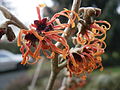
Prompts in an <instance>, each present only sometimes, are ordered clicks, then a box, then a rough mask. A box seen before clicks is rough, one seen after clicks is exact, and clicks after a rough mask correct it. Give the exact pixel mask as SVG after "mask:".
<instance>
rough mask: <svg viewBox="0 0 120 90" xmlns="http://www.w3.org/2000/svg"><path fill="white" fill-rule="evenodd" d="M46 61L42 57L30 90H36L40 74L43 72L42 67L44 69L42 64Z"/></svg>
mask: <svg viewBox="0 0 120 90" xmlns="http://www.w3.org/2000/svg"><path fill="white" fill-rule="evenodd" d="M44 60H45V58H44V57H42V59H41V60H40V61H39V62H38V64H37V67H36V70H35V73H34V76H33V79H32V82H31V85H30V86H29V87H28V90H34V89H35V84H36V82H37V79H38V76H39V73H40V71H41V67H42V64H43V61H44Z"/></svg>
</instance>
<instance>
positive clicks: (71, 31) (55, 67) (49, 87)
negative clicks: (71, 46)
mask: <svg viewBox="0 0 120 90" xmlns="http://www.w3.org/2000/svg"><path fill="white" fill-rule="evenodd" d="M80 3H81V0H74V1H73V5H72V9H71V10H72V11H75V12H76V13H78V10H79V7H80ZM71 17H73V14H71ZM69 22H70V21H68V23H69ZM76 23H77V21H76ZM75 29H76V27H75V28H70V27H69V28H66V29H65V30H64V31H65V32H66V34H67V36H65V35H64V34H62V36H63V37H65V39H66V40H68V38H69V37H70V36H71V35H73V34H74V33H75ZM56 46H57V47H60V48H62V44H61V43H56ZM51 64H52V65H51V75H50V78H49V82H48V85H47V88H46V90H52V88H53V85H54V82H55V80H56V77H57V75H58V73H59V72H60V70H61V69H62V68H63V66H61V67H62V68H60V67H58V54H55V58H54V59H52V63H51Z"/></svg>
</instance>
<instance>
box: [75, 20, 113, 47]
mask: <svg viewBox="0 0 120 90" xmlns="http://www.w3.org/2000/svg"><path fill="white" fill-rule="evenodd" d="M110 27H111V26H110V24H109V23H108V22H107V21H102V20H101V21H94V22H93V23H92V24H90V25H88V26H87V27H83V28H82V30H81V31H80V32H78V33H77V37H76V40H77V42H78V43H79V44H81V45H85V44H90V42H91V41H93V40H95V39H96V38H100V40H102V41H104V40H105V38H106V31H107V30H109V29H110ZM78 28H79V27H78Z"/></svg>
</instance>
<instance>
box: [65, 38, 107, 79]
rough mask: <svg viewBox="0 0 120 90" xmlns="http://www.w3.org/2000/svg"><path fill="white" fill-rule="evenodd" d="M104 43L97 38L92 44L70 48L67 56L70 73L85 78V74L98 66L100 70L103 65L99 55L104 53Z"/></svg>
mask: <svg viewBox="0 0 120 90" xmlns="http://www.w3.org/2000/svg"><path fill="white" fill-rule="evenodd" d="M104 44H105V43H103V42H101V41H100V40H99V39H97V40H95V41H93V43H92V44H89V45H85V46H83V47H81V48H73V49H71V50H70V52H69V55H68V57H67V68H68V71H69V72H70V74H71V75H77V76H80V77H81V78H82V79H86V74H88V73H90V72H92V71H93V70H95V69H97V68H100V70H101V71H102V70H103V66H102V58H101V56H100V55H102V54H103V53H104V49H105V47H106V46H105V45H104ZM103 46H104V47H103Z"/></svg>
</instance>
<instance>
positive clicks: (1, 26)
mask: <svg viewBox="0 0 120 90" xmlns="http://www.w3.org/2000/svg"><path fill="white" fill-rule="evenodd" d="M8 25H14V26H16V27H18V28H21V26H20V25H19V24H17V23H16V22H14V21H12V20H9V21H5V22H4V23H3V24H1V25H0V28H7V27H8Z"/></svg>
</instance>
